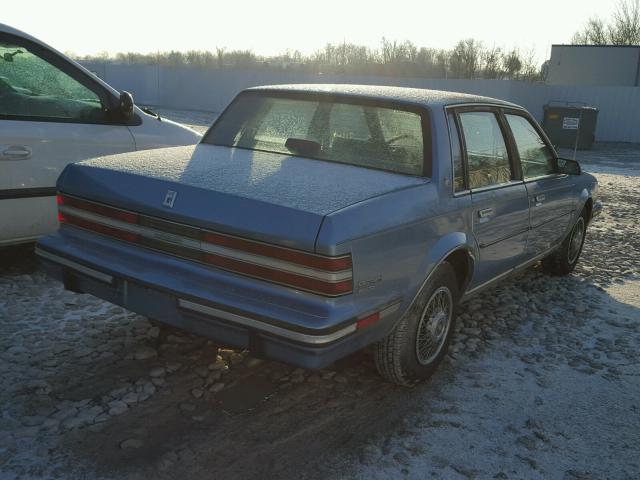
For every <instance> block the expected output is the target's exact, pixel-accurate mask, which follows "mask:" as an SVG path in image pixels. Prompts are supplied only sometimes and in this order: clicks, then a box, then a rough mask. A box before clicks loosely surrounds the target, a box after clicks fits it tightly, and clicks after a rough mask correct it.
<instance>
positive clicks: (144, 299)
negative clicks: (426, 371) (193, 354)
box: [36, 234, 401, 368]
mask: <svg viewBox="0 0 640 480" xmlns="http://www.w3.org/2000/svg"><path fill="white" fill-rule="evenodd" d="M58 235H59V234H58ZM56 243H57V242H56V240H55V236H51V237H46V238H45V239H44V240H43V241H42V242H41V244H40V245H39V246H38V248H37V249H36V253H37V254H38V255H39V257H40V258H41V260H42V261H43V264H44V266H45V269H46V271H47V273H49V274H50V275H51V276H53V277H55V278H57V279H59V280H60V281H62V282H64V284H65V287H66V288H68V289H70V290H74V291H79V292H85V293H90V294H92V295H95V296H97V297H99V298H102V299H105V300H107V301H109V302H111V303H114V304H117V305H120V306H122V307H125V308H127V309H129V310H131V311H134V312H136V313H139V314H141V315H145V316H147V317H150V318H153V319H155V320H158V321H161V322H163V323H166V324H169V325H173V326H175V327H178V328H182V329H185V330H188V331H191V332H193V333H196V334H199V335H203V336H205V337H208V338H211V339H213V340H215V341H216V342H218V343H220V344H223V345H228V346H232V347H236V348H243V349H249V350H250V351H251V352H252V354H253V355H256V356H260V357H263V358H269V359H273V360H278V361H282V362H286V363H289V364H293V365H297V366H300V367H303V368H322V367H324V366H326V365H328V364H330V363H332V362H334V361H336V360H338V359H340V358H342V357H344V356H346V355H348V354H350V353H352V352H354V351H357V350H359V349H361V348H363V347H365V346H367V345H369V344H370V343H372V342H374V341H376V340H378V339H379V338H380V337H381V336H382V335H384V333H386V331H387V330H388V326H389V322H392V321H393V319H394V318H396V317H397V315H398V314H399V310H400V306H401V304H400V302H399V301H394V302H386V303H385V304H383V305H382V306H381V308H377V309H374V310H373V311H380V312H381V313H380V320H379V321H378V322H377V323H375V324H374V325H371V326H370V327H367V328H365V329H362V330H358V329H357V320H358V318H362V317H363V316H366V315H367V314H370V313H372V312H373V311H372V310H371V309H369V310H368V311H364V312H363V314H362V315H353V316H351V317H350V318H349V319H347V320H342V321H337V322H335V323H333V322H329V321H327V320H328V319H327V318H323V319H319V318H315V319H313V318H305V317H308V315H305V313H304V312H301V311H298V312H297V315H295V313H294V316H295V318H296V319H297V322H296V323H295V324H294V323H292V322H291V321H287V319H286V318H282V316H280V317H279V316H277V313H276V314H275V315H274V312H277V311H278V308H274V307H275V306H274V305H270V304H269V303H266V302H262V307H263V308H262V313H258V312H257V311H256V308H252V311H247V310H245V309H244V308H243V307H244V305H242V304H239V303H238V302H237V301H236V302H235V304H234V303H233V302H231V301H229V302H225V303H221V302H216V301H212V299H211V298H203V297H202V296H197V295H193V293H191V294H188V293H187V292H185V291H179V290H180V289H177V288H176V289H168V288H166V286H163V285H160V284H157V283H153V282H149V281H146V280H145V279H144V277H145V275H139V276H138V278H135V277H133V276H131V275H127V274H123V272H122V271H119V272H114V271H110V270H108V269H105V268H104V267H103V266H101V265H97V264H94V263H92V262H88V261H87V260H86V259H82V258H79V257H78V256H74V255H69V252H64V251H60V250H58V249H56V248H52V247H54V246H55V245H56ZM125 259H126V257H124V256H123V258H121V259H120V260H121V261H126V260H125ZM149 267H151V266H150V265H149ZM119 270H123V269H119ZM147 277H148V276H147ZM147 280H148V278H147ZM182 290H184V289H182ZM230 300H231V298H230ZM247 303H249V302H247ZM254 307H255V304H254ZM279 307H282V306H279ZM280 311H281V312H282V310H281V309H280ZM291 313H292V312H290V314H291ZM344 313H345V312H342V314H343V315H344ZM331 317H332V315H331V312H329V315H328V318H331ZM335 319H338V320H339V318H338V317H334V320H335ZM314 320H315V321H314ZM310 322H311V323H312V324H313V323H316V324H323V325H322V327H321V328H310V327H309V326H304V324H305V323H306V324H307V325H308V324H309V323H310Z"/></svg>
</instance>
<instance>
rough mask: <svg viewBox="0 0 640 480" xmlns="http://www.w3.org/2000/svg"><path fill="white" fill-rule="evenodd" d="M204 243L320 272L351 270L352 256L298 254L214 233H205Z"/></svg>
mask: <svg viewBox="0 0 640 480" xmlns="http://www.w3.org/2000/svg"><path fill="white" fill-rule="evenodd" d="M202 241H204V242H207V243H211V244H214V245H220V246H221V247H227V248H234V249H237V250H242V251H244V252H248V253H253V254H256V255H263V256H266V257H271V258H277V259H278V260H284V261H285V262H291V263H296V264H298V265H302V266H305V267H310V268H317V269H319V270H326V271H329V272H339V271H342V270H348V269H350V268H351V256H349V255H344V256H341V257H335V258H332V257H324V256H320V255H311V254H308V253H304V252H298V251H295V250H290V249H287V248H281V247H276V246H274V245H267V244H265V243H259V242H253V241H251V240H245V239H242V238H238V237H233V236H230V235H222V234H219V233H214V232H203V233H202Z"/></svg>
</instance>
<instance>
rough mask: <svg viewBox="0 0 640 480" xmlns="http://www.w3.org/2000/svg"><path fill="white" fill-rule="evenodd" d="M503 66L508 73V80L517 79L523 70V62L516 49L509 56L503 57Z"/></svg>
mask: <svg viewBox="0 0 640 480" xmlns="http://www.w3.org/2000/svg"><path fill="white" fill-rule="evenodd" d="M502 66H503V67H504V69H505V71H506V72H507V77H508V78H516V76H517V75H518V73H519V72H520V70H522V60H520V53H519V52H518V50H516V49H515V48H514V49H513V50H511V51H510V52H509V53H508V54H507V55H505V56H503V57H502Z"/></svg>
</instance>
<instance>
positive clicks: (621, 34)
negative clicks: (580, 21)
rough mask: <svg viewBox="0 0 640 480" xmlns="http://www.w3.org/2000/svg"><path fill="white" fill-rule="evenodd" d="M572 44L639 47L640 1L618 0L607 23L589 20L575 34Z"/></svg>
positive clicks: (597, 19) (601, 20) (599, 20)
mask: <svg viewBox="0 0 640 480" xmlns="http://www.w3.org/2000/svg"><path fill="white" fill-rule="evenodd" d="M571 43H573V44H583V45H639V44H640V0H620V1H619V2H618V5H617V6H616V10H615V11H614V12H613V14H612V16H611V19H610V20H609V21H604V20H603V19H601V18H597V17H596V18H591V19H589V20H588V21H587V23H586V25H585V26H584V28H583V29H582V30H581V31H579V32H576V33H575V34H574V35H573V37H572V39H571Z"/></svg>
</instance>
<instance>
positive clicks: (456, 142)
mask: <svg viewBox="0 0 640 480" xmlns="http://www.w3.org/2000/svg"><path fill="white" fill-rule="evenodd" d="M447 118H448V121H449V132H450V134H451V159H452V161H453V191H454V192H460V191H462V190H465V185H464V166H463V160H462V148H461V147H460V133H459V132H458V127H457V125H456V119H455V116H454V115H453V114H452V113H449V114H448V115H447Z"/></svg>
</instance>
